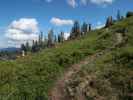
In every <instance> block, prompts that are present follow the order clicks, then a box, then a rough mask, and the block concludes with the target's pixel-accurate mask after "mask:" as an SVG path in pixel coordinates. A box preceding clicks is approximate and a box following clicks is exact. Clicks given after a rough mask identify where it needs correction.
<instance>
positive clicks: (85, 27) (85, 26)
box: [81, 22, 88, 35]
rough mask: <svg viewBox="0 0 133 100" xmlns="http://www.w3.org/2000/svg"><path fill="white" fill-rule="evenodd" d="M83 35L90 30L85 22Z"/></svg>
mask: <svg viewBox="0 0 133 100" xmlns="http://www.w3.org/2000/svg"><path fill="white" fill-rule="evenodd" d="M81 31H82V35H84V34H86V33H87V31H88V25H87V24H86V23H85V22H84V23H83V25H82V27H81Z"/></svg>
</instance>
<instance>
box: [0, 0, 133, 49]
mask: <svg viewBox="0 0 133 100" xmlns="http://www.w3.org/2000/svg"><path fill="white" fill-rule="evenodd" d="M118 10H120V11H121V15H125V14H126V12H127V11H133V0H0V48H7V47H19V46H20V44H22V43H25V42H26V41H29V42H31V41H32V40H36V39H37V38H38V33H39V32H40V31H42V32H43V33H44V35H45V36H47V33H48V31H49V30H50V29H53V30H54V33H55V34H59V33H60V32H61V31H63V32H64V33H65V35H66V36H68V35H69V33H70V30H71V27H72V25H73V22H74V21H75V20H78V21H79V22H80V24H82V23H83V22H86V23H91V24H92V26H93V28H96V27H97V28H99V27H101V26H103V25H104V23H105V21H106V18H107V17H108V16H113V17H114V18H116V15H117V11H118Z"/></svg>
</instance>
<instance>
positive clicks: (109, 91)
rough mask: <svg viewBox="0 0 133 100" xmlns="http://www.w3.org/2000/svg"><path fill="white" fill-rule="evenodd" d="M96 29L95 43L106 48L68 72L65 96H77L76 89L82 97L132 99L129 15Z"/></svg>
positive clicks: (132, 49)
mask: <svg viewBox="0 0 133 100" xmlns="http://www.w3.org/2000/svg"><path fill="white" fill-rule="evenodd" d="M125 29H126V30H125ZM99 33H100V35H99V36H98V37H99V39H98V40H97V41H99V44H100V45H99V44H98V45H99V46H100V48H101V49H104V48H106V50H107V51H105V52H104V54H103V55H101V57H100V59H99V58H98V59H96V60H95V61H93V62H92V63H91V64H90V63H89V64H88V65H86V66H83V68H82V70H81V71H79V72H78V73H77V74H76V75H73V76H72V79H71V80H70V81H69V82H68V85H67V87H66V90H67V91H68V96H70V98H72V100H73V99H74V100H77V96H78V93H79V91H80V93H83V95H84V96H85V98H86V100H133V17H131V18H129V19H125V20H124V21H122V22H118V23H116V24H115V25H113V26H112V27H110V28H109V29H105V30H100V31H99ZM118 34H123V35H121V39H120V36H118ZM119 40H121V41H119ZM112 41H113V42H112ZM111 42H112V43H113V44H115V46H111V45H112V43H111ZM107 47H108V49H107ZM70 90H71V91H70ZM70 100H71V99H70Z"/></svg>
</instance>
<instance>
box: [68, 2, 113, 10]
mask: <svg viewBox="0 0 133 100" xmlns="http://www.w3.org/2000/svg"><path fill="white" fill-rule="evenodd" d="M67 1H68V4H69V5H70V6H72V7H73V8H75V7H77V6H78V5H79V2H80V3H81V4H83V5H87V4H88V3H93V4H96V5H102V6H107V5H109V4H112V3H113V2H114V1H115V0H67Z"/></svg>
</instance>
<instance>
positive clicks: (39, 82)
mask: <svg viewBox="0 0 133 100" xmlns="http://www.w3.org/2000/svg"><path fill="white" fill-rule="evenodd" d="M123 28H126V32H124V33H121V34H122V35H117V33H118V31H122V30H123ZM132 33H133V17H130V18H128V19H125V20H123V21H121V22H118V23H116V24H115V25H113V26H112V27H110V28H109V29H101V30H95V31H92V32H90V33H88V35H86V36H84V37H82V38H80V39H77V40H72V41H66V42H65V43H63V44H58V45H57V47H56V48H52V49H45V50H42V51H40V52H39V53H36V54H31V55H28V56H26V57H24V58H20V59H17V60H15V61H4V62H3V61H1V62H0V100H47V99H48V94H47V93H48V90H49V89H50V88H51V86H52V85H53V83H54V81H55V80H56V78H57V77H58V76H60V75H61V73H63V72H64V70H65V69H66V68H68V67H69V66H70V65H72V64H74V63H77V62H78V61H80V60H81V59H83V58H85V57H86V56H89V55H92V54H95V53H96V52H100V51H102V50H105V49H108V50H109V51H108V52H107V53H105V55H103V57H102V58H101V59H97V60H96V61H95V62H94V64H93V66H92V67H91V66H90V65H88V66H84V67H83V70H81V72H79V74H78V76H76V77H74V79H76V78H78V77H82V78H83V79H84V78H85V76H86V75H90V74H91V72H92V76H95V78H96V79H94V80H96V81H98V82H96V83H97V84H96V86H97V87H96V90H97V91H99V92H100V93H101V94H99V92H97V94H96V95H98V96H100V95H106V93H107V97H110V96H111V97H112V95H114V94H115V93H116V95H117V97H120V100H121V98H122V99H123V100H125V99H124V98H126V97H127V94H130V93H131V92H133V83H132V82H133V80H132V79H133V77H132V76H133V75H132V74H133V68H132V64H133V60H132V58H133V34H132ZM82 72H83V73H86V74H85V76H84V74H83V75H82ZM80 73H81V74H80ZM93 74H94V75H93ZM97 79H98V80H97ZM103 79H104V80H103ZM106 80H108V81H109V82H108V81H107V83H108V84H106ZM102 82H103V83H104V84H106V85H105V87H104V86H103V87H101V84H103V83H102ZM71 83H73V81H71V82H70V84H71ZM129 83H130V84H129ZM106 86H107V87H109V89H110V90H108V88H106ZM75 87H76V85H75ZM105 89H107V91H106V90H105ZM92 90H94V89H92ZM101 91H103V92H101ZM85 92H88V91H85ZM91 93H92V91H91ZM94 93H95V92H94ZM123 94H125V95H124V96H122V95H123ZM75 95H76V94H75ZM93 96H94V95H93ZM93 96H91V95H87V96H86V97H87V98H88V100H93ZM103 97H104V96H103ZM105 100H109V99H106V96H105ZM112 100H115V99H112ZM127 100H129V99H127Z"/></svg>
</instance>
